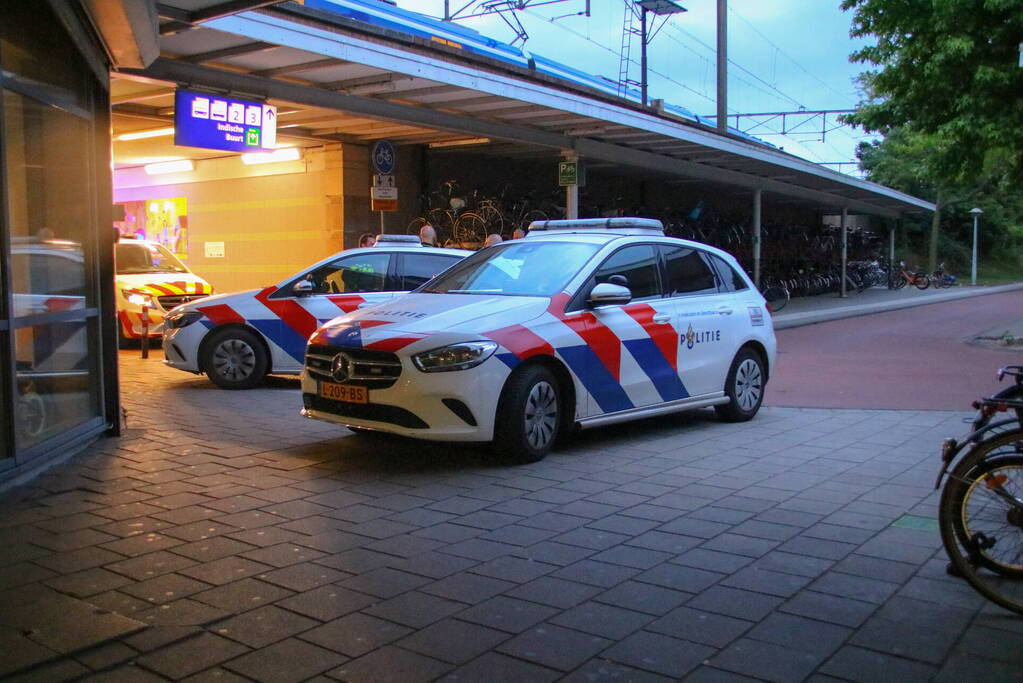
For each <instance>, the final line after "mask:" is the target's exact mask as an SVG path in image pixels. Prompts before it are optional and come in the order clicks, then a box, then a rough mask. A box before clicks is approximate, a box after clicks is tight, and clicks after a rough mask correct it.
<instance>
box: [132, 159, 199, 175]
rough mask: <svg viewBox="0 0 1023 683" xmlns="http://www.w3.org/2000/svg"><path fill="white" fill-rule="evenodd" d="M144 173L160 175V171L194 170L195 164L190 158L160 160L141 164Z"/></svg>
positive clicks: (179, 171)
mask: <svg viewBox="0 0 1023 683" xmlns="http://www.w3.org/2000/svg"><path fill="white" fill-rule="evenodd" d="M142 168H144V169H145V170H146V175H160V174H161V173H181V172H184V171H192V170H195V164H193V163H192V160H191V159H178V160H177V161H162V162H160V163H158V164H146V165H145V166H143V167H142Z"/></svg>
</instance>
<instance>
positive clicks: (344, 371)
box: [330, 353, 352, 382]
mask: <svg viewBox="0 0 1023 683" xmlns="http://www.w3.org/2000/svg"><path fill="white" fill-rule="evenodd" d="M351 374H352V359H351V358H349V357H348V356H347V355H346V354H343V353H339V354H337V355H336V356H334V360H332V361H331V363H330V376H331V377H333V378H334V379H336V380H337V381H338V382H344V381H345V380H346V379H348V377H349V376H350V375H351Z"/></svg>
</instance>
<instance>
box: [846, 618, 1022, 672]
mask: <svg viewBox="0 0 1023 683" xmlns="http://www.w3.org/2000/svg"><path fill="white" fill-rule="evenodd" d="M958 638H959V635H958V634H956V633H952V632H950V631H945V630H940V629H932V628H926V627H922V625H921V624H908V623H905V622H897V621H891V620H889V619H884V618H882V617H872V618H870V619H868V620H867V622H866V623H865V624H863V626H861V627H860V628H859V629H858V630H857V631H856V633H855V634H854V635H853V636H852V637H851V638H850V639H849V644H850V645H857V646H859V647H862V648H865V649H868V650H876V651H878V652H885V653H888V654H891V655H895V656H897V657H902V658H905V659H913V660H917V661H921V662H929V663H931V664H936V665H937V664H941V663H942V662H944V661H945V658H946V657H947V656H948V654H949V652H950V651H951V650H952V646H953V645H955V644H956V641H957V640H958ZM1020 640H1023V639H1017V642H1016V643H1015V645H1016V646H1018V645H1019V641H1020ZM992 644H993V643H992ZM1001 649H1002V647H1001V646H1000V645H996V646H993V647H989V650H991V651H992V652H998V651H999V650H1001ZM1013 649H1015V648H1013ZM989 656H990V655H989ZM996 658H997V657H996Z"/></svg>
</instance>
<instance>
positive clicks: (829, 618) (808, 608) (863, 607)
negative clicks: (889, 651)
mask: <svg viewBox="0 0 1023 683" xmlns="http://www.w3.org/2000/svg"><path fill="white" fill-rule="evenodd" d="M875 609H877V606H876V605H874V604H871V603H869V602H861V601H859V600H848V599H846V598H841V597H838V596H837V595H825V594H824V593H815V592H813V591H809V590H806V591H802V592H801V593H799V594H798V595H795V596H794V597H792V598H791V599H790V600H789V601H788V602H786V603H785V604H784V605H782V606H781V607H780V608H779V611H782V612H787V613H789V614H798V615H800V616H804V617H809V618H811V619H817V620H818V621H826V622H828V623H831V624H838V625H839V626H849V627H851V628H856V627H858V626H860V625H861V624H862V623H863V622H864V621H866V620H867V617H869V616H870V614H871V613H872V612H873V611H874V610H875Z"/></svg>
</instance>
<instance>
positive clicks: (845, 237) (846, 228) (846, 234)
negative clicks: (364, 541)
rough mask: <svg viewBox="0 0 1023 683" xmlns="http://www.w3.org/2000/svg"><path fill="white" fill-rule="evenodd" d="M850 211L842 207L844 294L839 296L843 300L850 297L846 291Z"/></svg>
mask: <svg viewBox="0 0 1023 683" xmlns="http://www.w3.org/2000/svg"><path fill="white" fill-rule="evenodd" d="M848 223H849V209H847V208H845V207H844V206H843V207H842V293H841V294H839V296H841V297H842V298H843V299H844V298H846V297H847V296H849V293H848V292H847V291H846V286H845V280H846V272H847V270H848V267H849V225H848Z"/></svg>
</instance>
